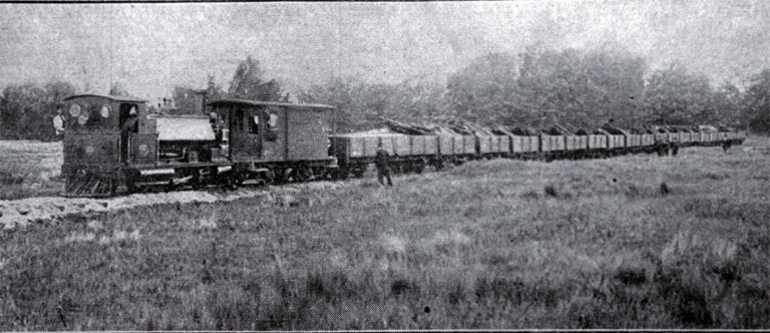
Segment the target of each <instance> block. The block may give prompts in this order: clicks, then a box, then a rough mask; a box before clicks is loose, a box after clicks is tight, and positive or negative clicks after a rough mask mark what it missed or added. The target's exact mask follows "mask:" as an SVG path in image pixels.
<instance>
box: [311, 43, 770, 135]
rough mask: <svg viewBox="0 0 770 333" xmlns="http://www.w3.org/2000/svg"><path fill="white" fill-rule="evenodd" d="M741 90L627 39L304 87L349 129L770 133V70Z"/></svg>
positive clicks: (536, 49) (342, 127)
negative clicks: (719, 128)
mask: <svg viewBox="0 0 770 333" xmlns="http://www.w3.org/2000/svg"><path fill="white" fill-rule="evenodd" d="M742 86H744V87H745V88H744V89H740V88H739V87H738V86H736V84H733V83H730V82H724V83H721V84H717V85H715V84H714V83H713V82H711V80H710V79H709V78H708V76H707V75H705V74H703V73H692V72H689V71H688V70H687V69H686V68H685V66H683V65H682V64H679V63H674V64H671V65H670V66H668V67H666V68H663V69H651V68H650V66H649V64H648V63H647V60H646V59H644V58H642V57H639V56H637V55H634V54H633V53H631V52H629V51H626V50H624V49H623V48H619V47H612V46H605V47H603V48H600V49H595V50H589V51H586V50H576V49H566V50H552V49H546V48H543V47H541V46H539V45H534V46H531V47H528V48H526V49H525V50H524V51H523V52H521V53H519V54H510V53H490V54H487V55H484V56H481V57H478V58H476V59H475V60H474V61H472V62H471V63H470V64H469V65H468V66H466V67H464V68H462V69H460V70H458V71H457V72H455V73H453V74H452V75H450V76H449V78H448V80H447V83H446V84H445V85H442V84H437V83H430V82H411V81H404V82H401V83H399V84H366V83H362V82H361V81H358V80H356V79H353V78H332V79H330V80H329V81H328V82H327V83H325V84H320V85H314V86H312V87H310V88H309V89H307V90H305V91H303V92H302V94H301V95H300V99H301V100H302V101H304V102H315V103H326V104H331V105H334V106H337V107H338V108H339V119H338V120H337V129H338V130H339V131H343V132H344V131H356V130H365V129H369V128H372V127H374V126H378V125H379V124H381V121H380V119H381V118H393V119H398V120H405V121H415V122H431V121H442V120H446V119H452V118H462V119H465V120H471V121H474V122H477V123H479V124H483V125H507V126H519V127H538V128H549V127H551V126H553V125H555V124H567V125H571V126H573V127H576V128H584V129H593V128H597V127H599V126H601V125H602V124H604V123H606V122H608V121H610V120H612V121H613V123H614V124H616V125H617V126H620V127H626V128H630V127H639V126H641V125H700V124H712V125H723V126H732V127H737V128H741V129H746V128H749V129H750V130H752V131H754V132H759V133H768V132H769V131H770V69H768V70H764V71H762V72H761V73H759V74H755V75H752V76H750V77H748V79H747V81H746V82H745V83H744V84H743V85H742Z"/></svg>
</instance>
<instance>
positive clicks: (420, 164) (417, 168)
mask: <svg viewBox="0 0 770 333" xmlns="http://www.w3.org/2000/svg"><path fill="white" fill-rule="evenodd" d="M425 164H426V163H425V160H424V159H419V160H417V161H416V162H415V164H414V168H413V169H414V172H416V173H417V174H421V173H422V172H423V170H425Z"/></svg>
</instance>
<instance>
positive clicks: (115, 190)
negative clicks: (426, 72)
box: [62, 95, 746, 197]
mask: <svg viewBox="0 0 770 333" xmlns="http://www.w3.org/2000/svg"><path fill="white" fill-rule="evenodd" d="M65 102H66V103H67V106H66V107H67V110H68V115H69V117H68V119H67V120H66V126H67V128H68V130H67V132H66V136H65V139H64V164H63V165H62V176H63V177H64V178H65V179H66V185H65V192H64V194H65V196H70V197H109V196H115V195H119V194H125V193H132V192H144V191H157V190H176V189H182V188H206V187H210V186H223V187H237V186H241V185H246V184H249V183H253V184H282V183H299V182H305V181H309V180H313V179H326V180H336V179H346V178H348V177H350V176H354V177H360V176H362V175H363V173H364V172H365V170H366V169H367V168H368V165H369V164H370V163H372V162H373V160H374V157H375V153H376V150H377V147H378V146H379V145H382V147H383V149H385V150H387V151H388V152H389V153H390V155H391V156H392V157H393V158H392V159H391V163H392V165H391V168H392V169H393V170H394V171H396V172H402V173H411V172H415V173H420V172H422V171H423V170H424V169H425V168H426V167H428V166H432V167H434V168H435V169H439V170H440V169H442V168H444V167H446V166H448V165H456V164H462V163H464V162H465V161H469V160H477V159H491V158H520V159H544V160H553V159H583V158H599V157H609V156H616V155H624V154H635V153H658V154H660V155H664V154H669V153H671V154H674V155H675V154H676V153H677V151H678V149H679V148H685V147H695V146H699V147H700V146H721V147H724V148H725V149H727V148H729V147H730V146H732V145H737V144H741V143H742V142H743V141H744V140H745V137H746V135H745V133H744V132H742V131H735V130H732V129H729V128H724V127H722V128H716V127H711V126H693V127H645V128H642V129H629V130H626V129H620V128H614V127H611V126H604V127H602V128H600V129H598V130H594V131H584V130H572V131H571V130H567V129H565V128H563V127H559V126H557V127H554V128H552V129H550V130H545V131H539V130H534V129H519V128H510V127H496V128H492V129H487V128H482V127H479V126H477V125H474V124H470V123H455V124H452V125H451V126H443V127H442V126H435V127H432V128H428V127H420V126H415V125H407V124H402V123H397V122H393V121H387V123H388V125H389V126H390V128H391V132H389V133H382V132H366V133H349V134H335V133H334V130H333V128H332V124H333V122H332V119H333V116H334V108H333V107H331V106H328V105H318V104H290V103H274V102H261V101H250V100H240V99H225V100H217V101H213V102H210V103H208V104H207V106H208V109H209V110H210V113H208V114H207V115H206V114H205V113H204V111H203V110H206V109H207V108H206V107H205V105H203V104H201V106H200V108H199V109H200V110H199V112H200V114H199V115H197V116H166V115H160V114H150V113H148V111H147V108H146V102H145V101H143V100H139V99H132V98H125V97H116V96H101V95H76V96H71V97H68V98H66V99H65Z"/></svg>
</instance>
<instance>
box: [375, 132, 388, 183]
mask: <svg viewBox="0 0 770 333" xmlns="http://www.w3.org/2000/svg"><path fill="white" fill-rule="evenodd" d="M374 164H375V166H377V181H379V182H380V184H382V185H383V186H385V179H387V180H388V185H390V186H393V180H391V179H390V154H388V152H387V151H386V150H385V149H383V148H382V142H380V143H378V144H377V155H376V157H375V158H374Z"/></svg>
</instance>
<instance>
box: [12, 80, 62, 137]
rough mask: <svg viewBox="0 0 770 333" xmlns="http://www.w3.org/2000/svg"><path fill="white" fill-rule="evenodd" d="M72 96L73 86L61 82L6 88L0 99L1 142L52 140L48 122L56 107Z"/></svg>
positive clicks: (49, 122)
mask: <svg viewBox="0 0 770 333" xmlns="http://www.w3.org/2000/svg"><path fill="white" fill-rule="evenodd" d="M74 92H75V86H73V85H72V84H70V83H68V82H63V81H52V82H49V83H48V84H46V85H44V86H40V85H37V84H33V83H26V84H22V85H13V84H12V85H8V86H6V87H5V89H3V95H2V98H0V138H1V139H5V140H8V139H12V140H17V139H50V138H52V137H53V136H54V133H53V127H52V122H51V121H52V119H53V116H54V112H55V110H56V107H57V106H58V104H59V103H61V100H62V99H63V98H65V97H67V96H69V95H72V94H73V93H74Z"/></svg>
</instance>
